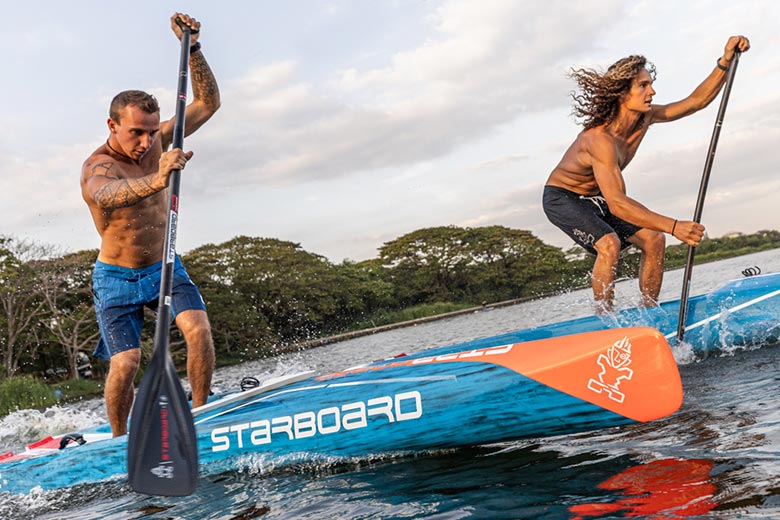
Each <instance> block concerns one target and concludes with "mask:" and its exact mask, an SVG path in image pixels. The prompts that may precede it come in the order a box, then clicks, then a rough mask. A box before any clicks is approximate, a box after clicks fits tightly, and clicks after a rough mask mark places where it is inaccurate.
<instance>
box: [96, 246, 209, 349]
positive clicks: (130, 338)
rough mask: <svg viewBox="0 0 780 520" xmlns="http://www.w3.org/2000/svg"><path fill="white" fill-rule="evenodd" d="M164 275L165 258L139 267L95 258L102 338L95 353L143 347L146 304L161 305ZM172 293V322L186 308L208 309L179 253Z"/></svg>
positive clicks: (152, 306)
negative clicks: (161, 278)
mask: <svg viewBox="0 0 780 520" xmlns="http://www.w3.org/2000/svg"><path fill="white" fill-rule="evenodd" d="M161 275H162V262H158V263H156V264H152V265H150V266H147V267H141V268H138V269H133V268H129V267H121V266H118V265H111V264H106V263H103V262H101V261H99V260H98V261H97V262H95V270H94V272H93V274H92V296H93V299H94V301H95V314H97V321H98V326H99V327H100V341H98V344H97V347H95V351H94V352H93V355H95V356H96V357H99V358H102V359H110V358H111V356H113V355H114V354H118V353H119V352H124V351H125V350H129V349H131V348H139V347H140V345H141V328H142V327H143V324H144V307H149V308H151V309H156V308H157V304H158V302H159V297H160V277H161ZM171 296H172V298H171V315H172V316H171V322H173V319H175V317H176V315H177V314H178V313H180V312H182V311H186V310H191V309H195V310H203V311H205V310H206V305H205V304H204V303H203V298H202V297H201V295H200V291H198V287H197V286H196V285H195V284H194V283H192V280H190V277H189V275H188V274H187V271H186V270H185V269H184V266H183V265H182V263H181V259H180V258H179V257H178V256H177V257H176V260H175V261H174V264H173V293H172V295H171Z"/></svg>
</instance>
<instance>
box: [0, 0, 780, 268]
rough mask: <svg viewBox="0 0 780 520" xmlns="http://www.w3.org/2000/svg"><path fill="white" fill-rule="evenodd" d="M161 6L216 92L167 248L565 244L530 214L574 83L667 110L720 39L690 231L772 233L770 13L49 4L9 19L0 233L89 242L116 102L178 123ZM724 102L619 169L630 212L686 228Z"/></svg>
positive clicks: (558, 149)
mask: <svg viewBox="0 0 780 520" xmlns="http://www.w3.org/2000/svg"><path fill="white" fill-rule="evenodd" d="M176 11H182V12H187V13H188V14H190V15H192V16H193V17H195V18H197V19H198V20H199V21H201V23H202V30H201V42H202V46H203V47H202V49H203V52H204V56H205V57H206V59H207V61H208V62H209V64H210V66H211V68H212V70H213V71H214V74H215V76H216V78H217V81H218V83H219V86H220V91H221V99H222V108H221V109H220V110H219V112H218V113H217V114H216V115H215V116H214V117H213V118H212V119H211V120H210V121H209V122H208V123H207V124H206V125H205V126H204V127H202V128H201V129H199V130H198V131H197V132H196V133H195V134H193V135H192V136H190V137H189V138H188V139H187V140H186V142H185V146H184V148H185V149H187V150H192V151H193V152H194V153H195V155H194V157H193V158H192V160H191V161H190V162H189V164H188V165H187V167H186V168H185V170H184V172H183V175H182V184H181V199H180V211H179V219H180V220H179V227H178V237H177V248H178V250H179V251H180V252H184V253H186V252H187V251H191V250H193V249H195V248H197V247H199V246H202V245H205V244H219V243H222V242H225V241H228V240H230V239H231V238H233V237H236V236H239V235H247V236H253V237H270V238H278V239H281V240H287V241H292V242H295V243H299V244H300V245H301V247H303V248H304V249H305V250H306V251H309V252H312V253H316V254H319V255H323V256H325V257H327V258H328V259H329V260H331V261H333V262H335V263H338V262H341V261H343V260H346V259H349V260H352V261H361V260H366V259H370V258H375V257H377V256H378V254H379V253H378V248H379V247H381V246H382V244H383V243H386V242H389V241H391V240H394V239H395V238H398V237H400V236H402V235H404V234H406V233H409V232H412V231H415V230H417V229H421V228H425V227H433V226H448V225H454V226H461V227H476V226H487V225H502V226H506V227H510V228H515V229H526V230H530V231H531V232H533V233H534V235H536V236H537V237H539V238H540V239H542V240H543V241H544V242H546V243H548V244H551V245H555V246H558V247H562V248H564V249H568V248H569V247H571V246H573V242H572V241H571V240H570V239H569V238H568V237H566V236H565V235H564V234H563V233H562V232H560V231H559V230H558V229H557V228H555V227H554V226H553V225H552V224H550V223H549V222H548V221H547V219H546V217H545V216H544V213H543V212H542V208H541V193H542V187H543V185H544V183H545V181H546V179H547V176H548V175H549V173H550V172H551V171H552V169H553V168H554V167H555V165H556V164H557V163H558V161H559V160H560V158H561V156H562V154H563V152H564V151H565V150H566V148H567V147H568V146H569V144H571V142H572V141H573V140H574V138H575V137H576V135H577V133H578V132H579V130H580V127H578V126H577V122H576V121H575V119H573V117H572V116H571V98H570V93H571V91H572V90H573V89H574V86H575V85H574V83H573V81H572V80H571V79H569V78H567V75H566V73H567V71H568V70H569V69H570V68H571V67H581V66H584V67H591V68H595V69H599V70H604V69H606V67H608V66H609V65H610V64H611V63H613V62H614V61H616V60H617V59H619V58H621V57H624V56H627V55H630V54H643V55H645V56H647V58H648V59H649V60H650V61H651V62H653V63H654V64H655V66H656V68H657V71H658V76H657V79H656V82H655V84H654V88H655V90H656V91H657V94H656V96H655V99H654V102H656V103H669V102H673V101H677V100H679V99H682V98H684V97H685V96H687V95H688V94H690V93H691V92H692V91H693V89H694V88H695V87H696V86H697V85H698V84H699V83H700V82H701V81H703V80H704V78H705V77H706V76H707V75H708V74H709V73H710V72H711V71H712V70H713V67H714V66H715V61H716V59H717V58H718V57H719V56H721V54H722V53H723V47H724V45H725V43H726V40H727V39H728V37H729V36H730V35H734V34H744V35H746V36H748V37H749V38H750V41H751V45H752V48H751V50H750V51H749V52H748V53H746V54H745V55H744V56H743V57H742V58H741V60H740V62H739V67H738V69H737V73H736V77H735V81H734V86H733V89H732V92H731V97H730V99H729V104H728V110H727V112H726V116H725V120H724V123H723V127H722V131H721V134H720V140H719V142H718V148H717V153H716V156H715V160H714V163H713V168H712V174H711V178H710V181H709V188H708V191H707V198H706V203H705V206H704V212H703V218H702V222H703V224H704V225H705V226H706V227H707V233H708V235H709V236H711V237H719V236H722V235H724V234H726V233H729V232H733V231H740V232H743V233H753V232H755V231H758V230H762V229H780V210H778V207H777V206H778V202H777V201H778V200H780V199H779V198H778V195H777V193H778V192H780V175H779V173H780V172H779V171H778V170H779V169H780V168H778V161H777V159H776V154H777V149H778V146H779V145H780V108H778V107H780V89H778V88H777V85H778V84H780V35H779V33H778V31H777V29H776V23H775V22H776V21H777V20H778V19H780V3H779V2H776V1H775V0H747V1H741V2H734V1H733V0H729V1H721V0H715V1H688V2H679V1H678V0H672V1H666V0H655V1H646V0H633V1H625V0H589V1H587V2H573V1H568V2H567V1H561V0H548V1H546V2H539V1H536V0H533V1H525V0H438V1H437V0H384V1H381V0H374V1H366V0H343V1H342V0H331V1H328V0H320V1H315V0H308V1H304V0H285V1H284V2H270V1H248V0H247V1H221V2H215V1H213V0H187V1H173V0H165V1H160V0H136V1H135V2H122V3H119V2H105V1H102V0H80V1H74V2H60V1H54V0H49V1H45V0H43V1H39V2H13V3H10V4H8V5H5V6H4V13H3V20H4V24H3V25H4V27H3V30H2V31H0V53H2V56H3V67H2V68H3V73H2V76H3V82H2V90H3V96H0V235H10V236H13V237H15V238H18V239H20V240H31V241H34V242H38V243H42V244H50V245H54V246H57V247H59V248H61V249H62V250H63V251H64V252H75V251H80V250H84V249H93V248H98V247H99V245H100V239H99V236H98V234H97V232H96V230H95V228H94V226H93V224H92V221H91V219H90V216H89V212H88V211H87V207H86V205H85V203H84V201H83V199H82V197H81V192H80V188H79V176H80V173H81V166H82V163H83V162H84V160H85V159H86V158H87V157H88V156H89V154H90V153H91V152H92V151H93V150H95V149H96V148H97V147H98V146H100V145H101V143H103V142H104V141H105V139H106V137H107V136H108V130H107V127H106V119H107V117H108V104H109V102H110V100H111V98H112V97H113V96H114V95H115V94H116V93H117V92H119V91H122V90H126V89H141V90H146V91H149V92H151V93H153V94H154V95H155V96H156V97H157V98H158V100H159V102H160V105H161V112H162V117H163V118H164V119H167V118H171V117H173V112H174V109H175V91H176V82H177V73H178V52H179V43H178V41H177V40H176V38H175V36H174V35H173V32H172V31H171V29H170V25H169V24H170V22H169V18H170V16H171V15H172V14H173V13H174V12H176ZM191 92H192V90H191V89H190V94H191ZM719 103H720V98H717V99H716V100H715V101H714V102H713V103H712V104H711V105H710V106H709V107H707V108H706V109H704V110H702V111H700V112H698V113H696V114H694V115H692V116H690V117H687V118H684V119H682V120H679V121H676V122H672V123H666V124H659V125H654V126H653V127H652V128H651V129H650V132H649V133H648V135H647V137H646V138H645V140H644V142H643V143H642V145H641V147H640V149H639V151H638V153H637V155H636V157H635V158H634V160H633V162H632V163H631V164H630V165H629V166H628V167H627V168H626V169H625V171H624V172H623V174H624V177H625V180H626V186H627V192H628V195H629V196H631V197H633V198H635V199H637V200H639V201H640V202H642V203H643V204H644V205H646V206H647V207H649V208H650V209H652V210H654V211H656V212H659V213H662V214H664V215H668V216H670V217H672V218H677V219H681V220H689V219H691V218H692V217H693V212H694V207H695V203H696V198H697V194H698V191H699V184H700V181H701V177H702V172H703V169H704V163H705V159H706V155H707V149H708V146H709V142H710V139H711V136H712V133H713V126H714V123H715V119H716V115H717V110H718V105H719ZM667 243H669V244H674V243H677V241H676V239H671V238H670V239H668V242H667Z"/></svg>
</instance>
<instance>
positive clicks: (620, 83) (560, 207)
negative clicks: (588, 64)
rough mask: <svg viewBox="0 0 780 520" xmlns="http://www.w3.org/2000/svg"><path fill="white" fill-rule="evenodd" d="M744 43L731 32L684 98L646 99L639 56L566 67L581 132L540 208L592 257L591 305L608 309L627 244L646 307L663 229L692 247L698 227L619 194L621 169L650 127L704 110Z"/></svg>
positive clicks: (657, 281) (654, 294)
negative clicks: (604, 65) (635, 253)
mask: <svg viewBox="0 0 780 520" xmlns="http://www.w3.org/2000/svg"><path fill="white" fill-rule="evenodd" d="M749 48H750V42H749V41H748V39H747V38H746V37H744V36H732V37H731V38H729V39H728V42H727V43H726V46H725V49H724V52H723V55H722V56H721V57H719V58H718V60H717V64H716V65H715V67H714V68H713V70H712V72H711V73H710V74H709V76H707V78H706V79H705V80H704V81H703V82H702V83H701V84H700V85H699V86H698V87H696V89H695V90H694V91H693V92H692V93H691V94H690V95H689V96H688V97H686V98H685V99H682V100H680V101H676V102H674V103H669V104H668V105H654V104H653V103H652V101H653V96H654V95H655V90H653V81H654V80H655V67H653V65H652V64H651V63H649V62H648V61H647V60H646V59H645V57H644V56H629V57H627V58H623V59H621V60H619V61H617V62H616V63H614V64H613V65H612V66H610V67H609V69H608V70H607V71H606V72H605V73H603V74H602V73H599V72H597V71H594V70H591V69H576V70H572V71H571V73H570V75H571V77H572V78H573V79H574V80H575V81H576V82H577V84H578V86H579V91H580V92H579V94H576V93H575V94H572V97H573V98H574V110H573V112H574V115H575V116H576V117H578V118H581V119H582V125H583V127H584V128H583V130H582V132H580V134H579V135H578V136H577V138H576V139H575V141H574V143H573V144H572V145H571V146H570V147H569V149H568V150H567V151H566V153H565V154H564V156H563V159H561V162H560V163H558V165H557V166H556V167H555V169H554V170H553V171H552V173H551V174H550V177H549V178H548V179H547V183H546V185H545V188H544V197H543V207H544V212H545V214H546V215H547V218H548V219H550V222H552V223H553V224H555V225H556V226H557V227H559V228H560V229H561V230H562V231H563V232H564V233H566V234H567V235H568V236H570V237H571V238H572V239H573V240H574V241H575V242H577V243H578V244H579V245H581V246H582V247H584V248H585V249H586V250H588V251H589V252H591V253H593V254H595V255H596V262H595V264H594V266H593V273H592V282H593V295H594V298H595V300H596V307H597V309H598V310H599V311H600V312H601V311H609V310H611V309H612V304H613V299H614V282H615V269H616V267H617V264H618V257H619V254H620V251H621V250H622V249H624V248H625V247H628V246H629V245H630V244H633V245H635V246H637V247H638V248H639V249H640V250H641V252H642V253H641V260H640V267H639V289H640V291H641V293H642V303H643V304H644V305H645V306H651V305H655V304H656V303H657V300H658V293H659V292H660V290H661V282H662V279H663V273H664V251H665V247H666V238H665V236H664V233H669V234H671V235H672V236H674V237H675V238H677V239H679V240H682V241H683V242H685V243H686V244H688V245H691V246H697V245H698V244H699V242H700V241H701V239H702V236H703V235H704V226H702V225H701V224H698V223H696V222H693V221H688V220H676V219H674V218H672V217H667V216H664V215H661V214H659V213H655V212H653V211H651V210H649V209H648V208H646V207H645V206H643V205H642V204H640V203H639V202H637V201H636V200H634V199H632V198H630V197H628V196H627V195H626V186H625V182H624V180H623V169H624V168H625V167H626V166H628V163H630V162H631V159H633V158H634V154H636V151H637V148H639V144H640V143H641V142H642V139H643V138H644V137H645V134H646V133H647V131H648V129H649V128H650V125H652V124H653V123H665V122H667V121H674V120H676V119H680V118H682V117H685V116H689V115H691V114H693V113H695V112H698V111H699V110H701V109H703V108H704V107H706V106H707V105H709V104H710V102H712V100H713V99H715V97H716V96H717V95H718V92H720V90H721V88H722V87H723V85H724V83H725V82H726V71H727V70H728V64H729V62H730V61H731V60H732V58H733V57H734V53H735V52H736V51H737V50H739V51H741V52H745V51H747V50H748V49H749Z"/></svg>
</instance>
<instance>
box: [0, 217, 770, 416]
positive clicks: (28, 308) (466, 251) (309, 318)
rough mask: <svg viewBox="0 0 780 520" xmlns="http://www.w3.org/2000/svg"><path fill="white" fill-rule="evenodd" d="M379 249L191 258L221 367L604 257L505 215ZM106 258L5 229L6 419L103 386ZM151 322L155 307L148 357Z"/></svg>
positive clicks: (513, 287) (744, 245)
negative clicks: (57, 248)
mask: <svg viewBox="0 0 780 520" xmlns="http://www.w3.org/2000/svg"><path fill="white" fill-rule="evenodd" d="M775 248H780V232H778V231H759V232H757V233H754V234H752V235H742V234H732V235H729V236H727V237H721V238H716V239H710V238H706V239H705V240H704V241H702V243H701V245H700V246H699V247H698V249H697V252H696V263H697V264H701V263H706V262H711V261H715V260H721V259H724V258H730V257H735V256H742V255H746V254H750V253H755V252H759V251H763V250H768V249H775ZM379 252H380V254H379V257H378V258H376V259H372V260H366V261H363V262H357V263H356V262H351V261H349V260H345V261H344V262H342V263H341V264H333V263H331V262H329V261H328V260H327V259H325V258H324V257H322V256H320V255H316V254H313V253H309V252H306V251H304V250H303V249H302V248H301V247H300V245H299V244H295V243H291V242H284V241H280V240H276V239H263V238H251V237H237V238H235V239H233V240H231V241H229V242H226V243H223V244H219V245H211V244H209V245H206V246H203V247H201V248H198V249H196V250H194V251H192V252H189V253H187V254H184V255H182V257H183V260H184V263H185V265H187V268H188V271H189V273H190V276H191V277H192V279H193V280H194V281H195V282H196V283H197V284H198V285H199V287H200V288H201V292H202V294H203V297H204V300H205V301H206V304H207V307H208V309H209V315H210V318H211V322H212V329H213V331H214V340H215V348H216V351H217V360H218V366H228V365H235V364H239V363H242V362H245V361H249V360H253V359H258V358H263V357H270V356H275V355H279V354H282V353H287V352H295V351H301V350H305V349H309V348H314V347H320V346H325V345H329V344H333V343H337V342H340V341H345V340H349V339H353V338H357V337H361V336H365V335H370V334H377V333H380V332H384V331H387V330H392V329H396V328H401V327H408V326H414V325H418V324H421V323H426V322H430V321H434V320H441V319H446V318H451V317H455V316H460V315H463V314H471V313H474V312H481V311H484V310H489V309H493V308H499V307H506V306H511V305H516V304H518V303H522V302H526V301H530V300H534V299H538V298H544V297H549V296H553V295H555V294H560V293H563V292H569V291H573V290H578V289H582V288H586V287H589V286H590V283H589V276H590V269H591V268H592V265H593V258H592V257H591V256H589V255H587V254H583V253H582V250H580V249H579V248H577V247H576V246H575V247H573V248H571V249H570V250H568V251H563V250H561V249H559V248H556V247H553V246H549V245H547V244H544V243H543V242H542V241H541V240H539V239H537V238H536V237H534V236H533V235H532V234H531V233H530V232H528V231H523V230H513V229H509V228H504V227H501V226H490V227H484V228H458V227H455V226H447V227H440V228H427V229H422V230H418V231H415V232H413V233H409V234H408V235H404V236H402V237H400V238H398V239H396V240H394V241H391V242H388V243H386V244H384V245H383V246H382V248H380V250H379ZM686 255H687V246H685V245H684V244H678V245H673V246H669V247H667V250H666V271H670V270H673V269H678V268H681V267H683V266H684V263H685V257H686ZM96 257H97V251H96V250H90V251H80V252H77V253H70V254H66V255H57V254H56V252H54V250H53V249H52V248H51V247H48V246H41V245H39V244H31V243H28V242H19V241H17V240H14V239H13V238H10V237H3V236H0V282H2V286H1V287H0V304H2V309H3V311H2V314H0V355H1V356H2V367H3V369H4V370H0V417H2V416H4V415H6V414H8V413H11V412H13V411H15V410H19V409H24V408H44V407H48V406H51V405H53V404H56V403H59V402H69V401H73V400H78V399H83V398H91V397H95V396H97V395H100V394H102V380H103V377H104V375H105V372H106V371H107V363H105V362H103V361H101V360H96V359H89V358H87V356H86V354H91V351H92V348H93V347H94V344H95V343H96V341H97V338H98V332H97V326H96V323H95V317H94V310H93V303H92V296H91V292H90V286H91V274H92V266H93V265H94V260H95V258H96ZM638 265H639V254H638V252H637V251H634V250H631V249H629V250H627V251H626V252H625V254H624V255H623V258H622V260H621V265H620V267H619V272H618V276H619V278H620V279H625V278H633V277H635V276H636V273H637V270H638ZM746 267H747V266H746ZM487 302H493V303H487ZM153 322H154V315H153V313H152V312H151V311H149V314H148V315H147V327H146V328H145V330H144V333H143V335H142V349H143V353H144V356H145V357H146V360H148V357H149V356H151V351H152V348H153V345H152V338H153V326H154V323H153ZM171 353H172V356H173V358H174V363H175V364H176V366H177V367H180V368H182V369H183V367H184V362H185V359H186V347H185V345H184V342H183V340H182V339H181V337H180V335H178V332H177V331H175V330H174V332H173V333H172V338H171ZM144 364H145V363H144ZM85 367H86V368H87V369H86V370H85ZM141 376H142V373H139V375H138V379H137V381H140V378H141Z"/></svg>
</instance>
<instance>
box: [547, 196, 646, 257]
mask: <svg viewBox="0 0 780 520" xmlns="http://www.w3.org/2000/svg"><path fill="white" fill-rule="evenodd" d="M542 207H543V208H544V214H545V215H547V218H548V219H549V220H550V222H552V223H553V224H555V225H556V226H557V227H558V228H559V229H560V230H561V231H563V232H564V233H566V234H567V235H568V236H569V237H571V239H572V240H574V241H575V242H576V243H577V244H579V245H580V246H582V247H584V248H585V249H586V250H587V251H588V252H590V253H592V254H594V255H595V254H596V250H595V249H594V247H593V245H594V244H595V243H596V242H598V241H599V240H600V239H601V237H603V236H604V235H607V234H609V233H617V236H618V238H620V248H621V249H625V248H627V247H628V246H630V245H631V243H630V242H629V241H628V239H629V237H631V236H632V235H634V234H635V233H636V232H637V231H639V230H640V229H642V228H641V227H639V226H635V225H634V224H630V223H628V222H626V221H625V220H622V219H619V218H618V217H616V216H615V215H613V214H612V213H610V211H609V206H607V201H606V200H604V197H602V196H601V194H600V193H599V194H598V195H595V196H593V197H587V196H585V195H580V194H579V193H574V192H573V191H569V190H566V189H564V188H559V187H557V186H545V187H544V196H543V197H542Z"/></svg>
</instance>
